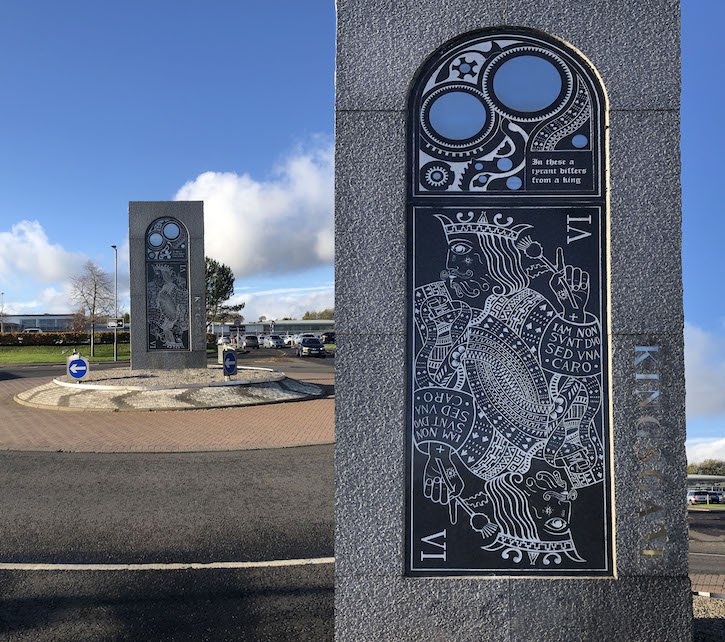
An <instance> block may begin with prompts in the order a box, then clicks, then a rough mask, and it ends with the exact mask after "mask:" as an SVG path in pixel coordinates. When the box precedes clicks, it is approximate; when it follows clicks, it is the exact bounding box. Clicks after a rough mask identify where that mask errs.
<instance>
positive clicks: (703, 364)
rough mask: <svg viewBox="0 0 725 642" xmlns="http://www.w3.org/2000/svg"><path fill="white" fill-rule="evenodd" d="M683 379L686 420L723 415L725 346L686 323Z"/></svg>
mask: <svg viewBox="0 0 725 642" xmlns="http://www.w3.org/2000/svg"><path fill="white" fill-rule="evenodd" d="M685 378H686V382H687V416H688V417H689V418H692V417H700V416H704V415H708V416H711V415H725V342H724V341H723V339H721V338H720V337H717V336H716V335H714V334H712V333H710V332H707V331H705V330H702V329H701V328H698V327H697V326H694V325H692V324H690V323H685ZM723 458H724V459H725V457H723Z"/></svg>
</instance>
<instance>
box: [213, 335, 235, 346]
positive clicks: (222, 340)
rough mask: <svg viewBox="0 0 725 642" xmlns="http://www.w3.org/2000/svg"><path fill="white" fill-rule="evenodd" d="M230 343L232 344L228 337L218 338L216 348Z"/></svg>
mask: <svg viewBox="0 0 725 642" xmlns="http://www.w3.org/2000/svg"><path fill="white" fill-rule="evenodd" d="M231 342H232V340H231V339H230V338H229V337H220V338H219V339H217V342H216V344H217V345H218V346H221V345H226V344H228V343H231Z"/></svg>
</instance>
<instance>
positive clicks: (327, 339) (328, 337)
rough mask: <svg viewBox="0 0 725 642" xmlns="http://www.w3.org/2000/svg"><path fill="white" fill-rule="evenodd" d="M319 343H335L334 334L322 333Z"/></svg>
mask: <svg viewBox="0 0 725 642" xmlns="http://www.w3.org/2000/svg"><path fill="white" fill-rule="evenodd" d="M320 341H322V343H335V333H334V332H323V333H322V334H321V335H320Z"/></svg>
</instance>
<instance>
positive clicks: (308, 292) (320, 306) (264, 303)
mask: <svg viewBox="0 0 725 642" xmlns="http://www.w3.org/2000/svg"><path fill="white" fill-rule="evenodd" d="M243 301H244V302H245V303H246V305H245V307H244V309H243V310H242V311H241V313H240V314H243V315H244V318H245V320H246V321H247V322H248V323H252V322H254V321H256V320H257V319H259V317H260V316H265V317H267V318H268V319H281V318H283V317H292V318H295V319H301V318H302V315H303V314H304V313H305V312H307V311H308V310H317V311H321V310H324V309H325V308H334V307H335V288H334V287H333V286H332V285H327V286H321V287H319V288H292V289H290V290H268V291H266V292H255V293H254V294H235V295H234V296H233V297H232V298H231V299H230V303H242V302H243Z"/></svg>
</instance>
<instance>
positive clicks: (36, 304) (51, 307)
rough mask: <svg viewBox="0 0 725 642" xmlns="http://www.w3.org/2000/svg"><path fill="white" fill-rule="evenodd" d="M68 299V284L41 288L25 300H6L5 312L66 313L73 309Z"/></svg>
mask: <svg viewBox="0 0 725 642" xmlns="http://www.w3.org/2000/svg"><path fill="white" fill-rule="evenodd" d="M72 308H73V305H72V303H71V300H70V284H69V283H62V284H59V285H57V286H51V287H47V288H42V289H41V290H38V291H37V292H34V293H33V298H32V299H30V300H26V301H15V300H12V299H10V300H7V301H6V304H5V312H6V313H7V314H35V313H37V314H67V313H70V312H72V311H73V309H72Z"/></svg>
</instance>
